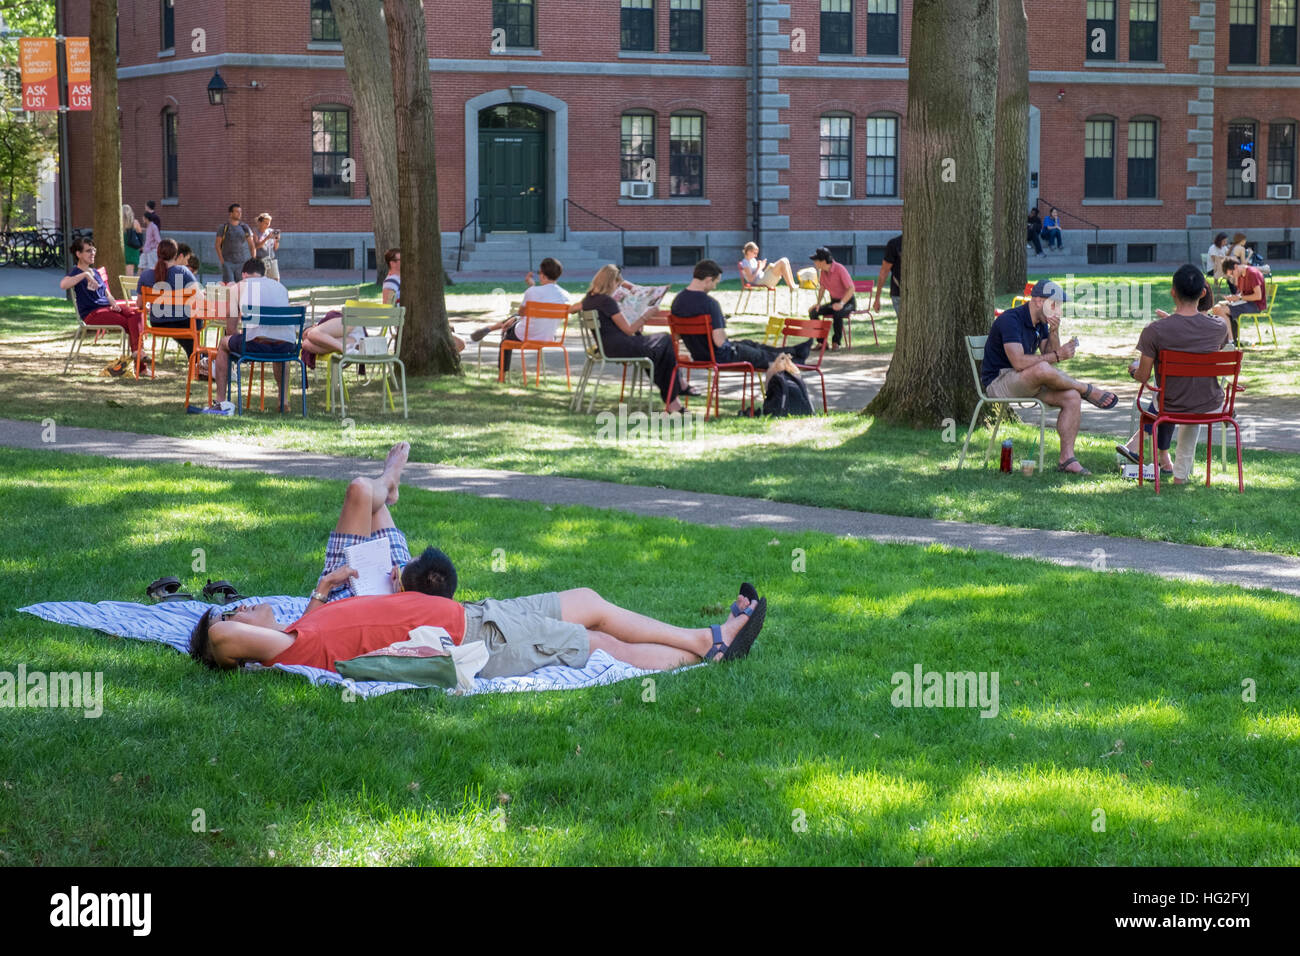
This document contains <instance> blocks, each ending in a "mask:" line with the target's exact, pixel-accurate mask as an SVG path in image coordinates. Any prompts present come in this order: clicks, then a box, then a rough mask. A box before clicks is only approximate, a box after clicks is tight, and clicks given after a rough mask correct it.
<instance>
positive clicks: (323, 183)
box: [311, 106, 355, 198]
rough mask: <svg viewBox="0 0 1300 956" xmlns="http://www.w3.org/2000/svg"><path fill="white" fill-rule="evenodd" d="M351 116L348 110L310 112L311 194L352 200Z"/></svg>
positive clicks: (329, 108) (328, 108)
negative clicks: (350, 160)
mask: <svg viewBox="0 0 1300 956" xmlns="http://www.w3.org/2000/svg"><path fill="white" fill-rule="evenodd" d="M351 151H352V114H351V112H350V111H349V110H348V108H347V107H346V106H318V107H316V108H315V109H313V110H312V111H311V194H312V195H313V196H342V197H347V198H350V197H351V196H352V180H353V179H354V178H355V176H352V175H347V173H348V172H349V171H350V163H348V162H347V161H348V160H349V159H350V154H351Z"/></svg>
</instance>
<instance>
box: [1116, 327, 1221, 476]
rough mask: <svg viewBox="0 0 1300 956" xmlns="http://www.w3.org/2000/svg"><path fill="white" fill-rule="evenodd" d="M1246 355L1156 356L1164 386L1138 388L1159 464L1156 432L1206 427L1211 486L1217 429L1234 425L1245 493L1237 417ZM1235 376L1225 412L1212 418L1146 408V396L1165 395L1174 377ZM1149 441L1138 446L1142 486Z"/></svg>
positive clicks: (1164, 353) (1169, 352)
mask: <svg viewBox="0 0 1300 956" xmlns="http://www.w3.org/2000/svg"><path fill="white" fill-rule="evenodd" d="M1241 359H1242V353H1241V352H1240V351H1236V352H1179V351H1176V350H1174V349H1168V350H1164V349H1162V350H1161V351H1160V352H1159V353H1158V354H1157V355H1156V368H1158V369H1159V371H1160V376H1159V377H1160V385H1159V387H1156V386H1154V385H1151V384H1149V383H1147V382H1143V383H1142V385H1141V387H1140V388H1138V395H1137V402H1138V409H1139V410H1140V412H1141V419H1140V422H1141V424H1142V425H1147V424H1149V425H1150V426H1151V457H1152V459H1153V460H1156V430H1157V428H1158V426H1160V425H1162V424H1169V425H1204V426H1205V486H1206V487H1207V488H1208V487H1209V485H1210V466H1211V464H1212V463H1213V461H1214V426H1215V425H1216V424H1221V425H1223V426H1224V427H1225V428H1226V427H1227V426H1228V425H1231V426H1232V428H1233V431H1234V433H1235V436H1236V439H1237V490H1238V491H1241V492H1244V491H1245V490H1246V483H1245V480H1244V479H1243V477H1242V473H1241V428H1240V426H1238V425H1237V419H1236V418H1234V417H1233V415H1234V412H1235V411H1236V405H1237V393H1238V392H1244V391H1245V388H1244V387H1243V386H1241V385H1238V384H1237V379H1238V378H1240V377H1241ZM1229 375H1231V376H1232V383H1231V384H1230V385H1227V386H1226V387H1225V388H1224V389H1223V408H1221V409H1220V410H1219V411H1217V412H1210V413H1208V414H1193V413H1191V412H1166V411H1163V410H1161V411H1158V412H1156V413H1154V414H1153V413H1152V412H1149V411H1147V409H1145V408H1143V407H1142V393H1143V392H1144V391H1149V392H1154V393H1155V394H1156V395H1158V396H1163V395H1164V394H1165V386H1166V384H1167V382H1168V379H1169V378H1170V376H1176V377H1179V378H1220V377H1222V378H1224V379H1225V382H1226V379H1227V377H1228V376H1229ZM1146 447H1147V443H1146V437H1145V436H1143V438H1142V443H1141V444H1140V445H1139V446H1138V484H1139V485H1140V484H1142V462H1143V452H1145V451H1146ZM1155 473H1156V494H1160V468H1159V463H1158V460H1157V467H1156V469H1155Z"/></svg>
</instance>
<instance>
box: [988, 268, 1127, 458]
mask: <svg viewBox="0 0 1300 956" xmlns="http://www.w3.org/2000/svg"><path fill="white" fill-rule="evenodd" d="M1066 298H1067V296H1066V294H1065V290H1064V289H1062V288H1061V287H1060V285H1058V284H1057V283H1055V282H1053V281H1052V280H1050V279H1040V280H1039V281H1038V282H1037V283H1036V284H1035V285H1034V288H1033V289H1032V290H1031V291H1030V293H1029V301H1028V302H1026V303H1025V304H1024V305H1020V306H1017V307H1016V308H1014V309H1007V310H1006V311H1005V312H1003V313H1002V314H1001V315H999V316H998V317H997V318H996V319H994V320H993V327H992V328H991V329H989V334H988V339H987V341H985V343H984V362H983V365H982V368H981V369H980V384H981V385H982V386H983V388H984V392H985V394H987V395H988V396H989V397H990V398H1033V397H1035V396H1037V397H1038V398H1041V399H1042V400H1043V402H1044V403H1046V404H1048V405H1054V406H1056V407H1057V408H1059V409H1060V410H1061V412H1060V414H1059V415H1058V416H1057V418H1056V431H1057V433H1058V434H1059V435H1060V436H1061V462H1060V464H1059V465H1057V471H1063V472H1067V473H1069V474H1074V475H1087V474H1091V472H1089V471H1088V469H1086V468H1084V467H1083V465H1081V464H1079V459H1077V458H1075V457H1074V439H1075V436H1076V435H1078V434H1079V410H1080V402H1081V400H1082V399H1087V400H1088V401H1089V402H1091V403H1092V404H1093V405H1095V406H1097V407H1098V408H1114V407H1115V405H1116V403H1117V402H1118V401H1119V399H1118V397H1116V395H1115V394H1114V393H1113V392H1107V391H1105V390H1104V389H1102V388H1100V387H1098V386H1095V385H1089V384H1087V383H1085V382H1080V381H1078V380H1077V379H1073V378H1071V377H1070V376H1068V375H1066V374H1065V373H1064V372H1062V371H1061V370H1060V369H1058V368H1056V364H1057V363H1058V362H1060V361H1062V360H1064V359H1068V358H1071V357H1073V355H1074V350H1075V345H1076V343H1075V342H1067V343H1065V344H1064V345H1062V344H1061V339H1060V325H1061V305H1062V303H1064V302H1065V301H1066Z"/></svg>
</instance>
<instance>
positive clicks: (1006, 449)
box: [1002, 438, 1011, 474]
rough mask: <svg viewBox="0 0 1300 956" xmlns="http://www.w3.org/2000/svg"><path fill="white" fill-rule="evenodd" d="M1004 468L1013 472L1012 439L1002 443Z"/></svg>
mask: <svg viewBox="0 0 1300 956" xmlns="http://www.w3.org/2000/svg"><path fill="white" fill-rule="evenodd" d="M1002 470H1003V471H1005V472H1007V474H1010V473H1011V439H1010V438H1008V439H1007V440H1006V441H1004V442H1003V443H1002Z"/></svg>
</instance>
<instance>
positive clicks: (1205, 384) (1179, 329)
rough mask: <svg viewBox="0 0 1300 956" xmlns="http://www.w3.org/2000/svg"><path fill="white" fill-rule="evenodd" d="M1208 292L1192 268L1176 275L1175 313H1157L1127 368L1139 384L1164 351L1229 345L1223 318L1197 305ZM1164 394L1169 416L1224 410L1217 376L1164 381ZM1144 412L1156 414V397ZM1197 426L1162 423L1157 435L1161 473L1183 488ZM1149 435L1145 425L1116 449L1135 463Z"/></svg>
mask: <svg viewBox="0 0 1300 956" xmlns="http://www.w3.org/2000/svg"><path fill="white" fill-rule="evenodd" d="M1205 290H1206V280H1205V275H1204V274H1203V273H1202V272H1201V270H1200V269H1198V268H1196V266H1194V265H1185V266H1183V267H1181V268H1180V269H1179V270H1178V271H1177V272H1175V273H1174V278H1173V287H1172V288H1171V289H1170V290H1169V291H1170V295H1171V296H1172V297H1173V300H1174V311H1173V312H1172V313H1170V312H1165V311H1164V310H1163V309H1157V310H1156V315H1157V316H1158V318H1157V320H1156V321H1155V322H1152V323H1151V324H1150V325H1148V326H1147V327H1146V328H1145V329H1143V330H1142V334H1141V335H1139V336H1138V342H1137V349H1138V353H1139V355H1140V356H1141V358H1140V359H1139V360H1138V361H1136V362H1134V363H1133V364H1132V365H1131V366H1129V374H1130V375H1132V376H1133V377H1134V378H1135V379H1137V380H1138V381H1139V382H1145V381H1147V379H1148V378H1150V376H1151V369H1152V366H1153V365H1155V362H1156V359H1157V358H1158V357H1159V354H1160V353H1161V352H1162V351H1166V350H1169V349H1174V350H1176V351H1179V352H1217V351H1219V350H1220V349H1221V348H1223V346H1224V345H1225V344H1226V343H1227V341H1228V324H1227V322H1226V321H1224V319H1223V317H1222V316H1218V315H1206V314H1205V313H1203V312H1201V310H1200V306H1199V304H1198V303H1200V302H1201V301H1203V299H1202V297H1203V296H1204V294H1205ZM1165 389H1166V394H1165V395H1163V396H1162V397H1161V398H1160V408H1163V409H1164V410H1165V411H1168V412H1190V413H1200V414H1203V413H1207V412H1217V411H1218V410H1219V409H1220V408H1222V407H1223V389H1222V388H1220V387H1219V381H1218V379H1215V378H1182V377H1177V376H1173V377H1170V378H1168V379H1167V381H1166V385H1165ZM1148 411H1150V412H1151V413H1152V414H1153V415H1154V414H1157V413H1158V411H1157V407H1156V402H1155V399H1152V401H1151V404H1150V405H1149V406H1148ZM1175 427H1177V428H1178V456H1177V457H1176V458H1174V459H1171V458H1170V456H1169V447H1170V445H1171V444H1173V438H1174V428H1175ZM1200 429H1201V426H1200V425H1178V426H1174V425H1172V424H1161V426H1160V428H1159V430H1158V431H1157V434H1156V445H1157V446H1158V447H1159V449H1160V462H1159V467H1160V471H1161V473H1162V474H1172V475H1173V476H1174V484H1176V485H1185V484H1187V480H1188V478H1189V477H1190V476H1191V473H1192V465H1193V464H1194V462H1195V461H1196V444H1197V442H1198V441H1200ZM1144 432H1145V433H1146V434H1148V435H1149V434H1150V433H1151V426H1150V425H1145V426H1143V427H1142V428H1140V429H1138V431H1136V432H1135V433H1134V434H1133V437H1131V438H1130V439H1129V440H1128V442H1127V443H1125V444H1123V445H1116V446H1115V451H1116V452H1118V453H1119V454H1120V455H1122V456H1123V457H1125V458H1127V459H1128V460H1129V461H1131V462H1133V463H1134V464H1137V461H1138V449H1139V448H1140V447H1141V442H1142V436H1143V433H1144Z"/></svg>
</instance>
